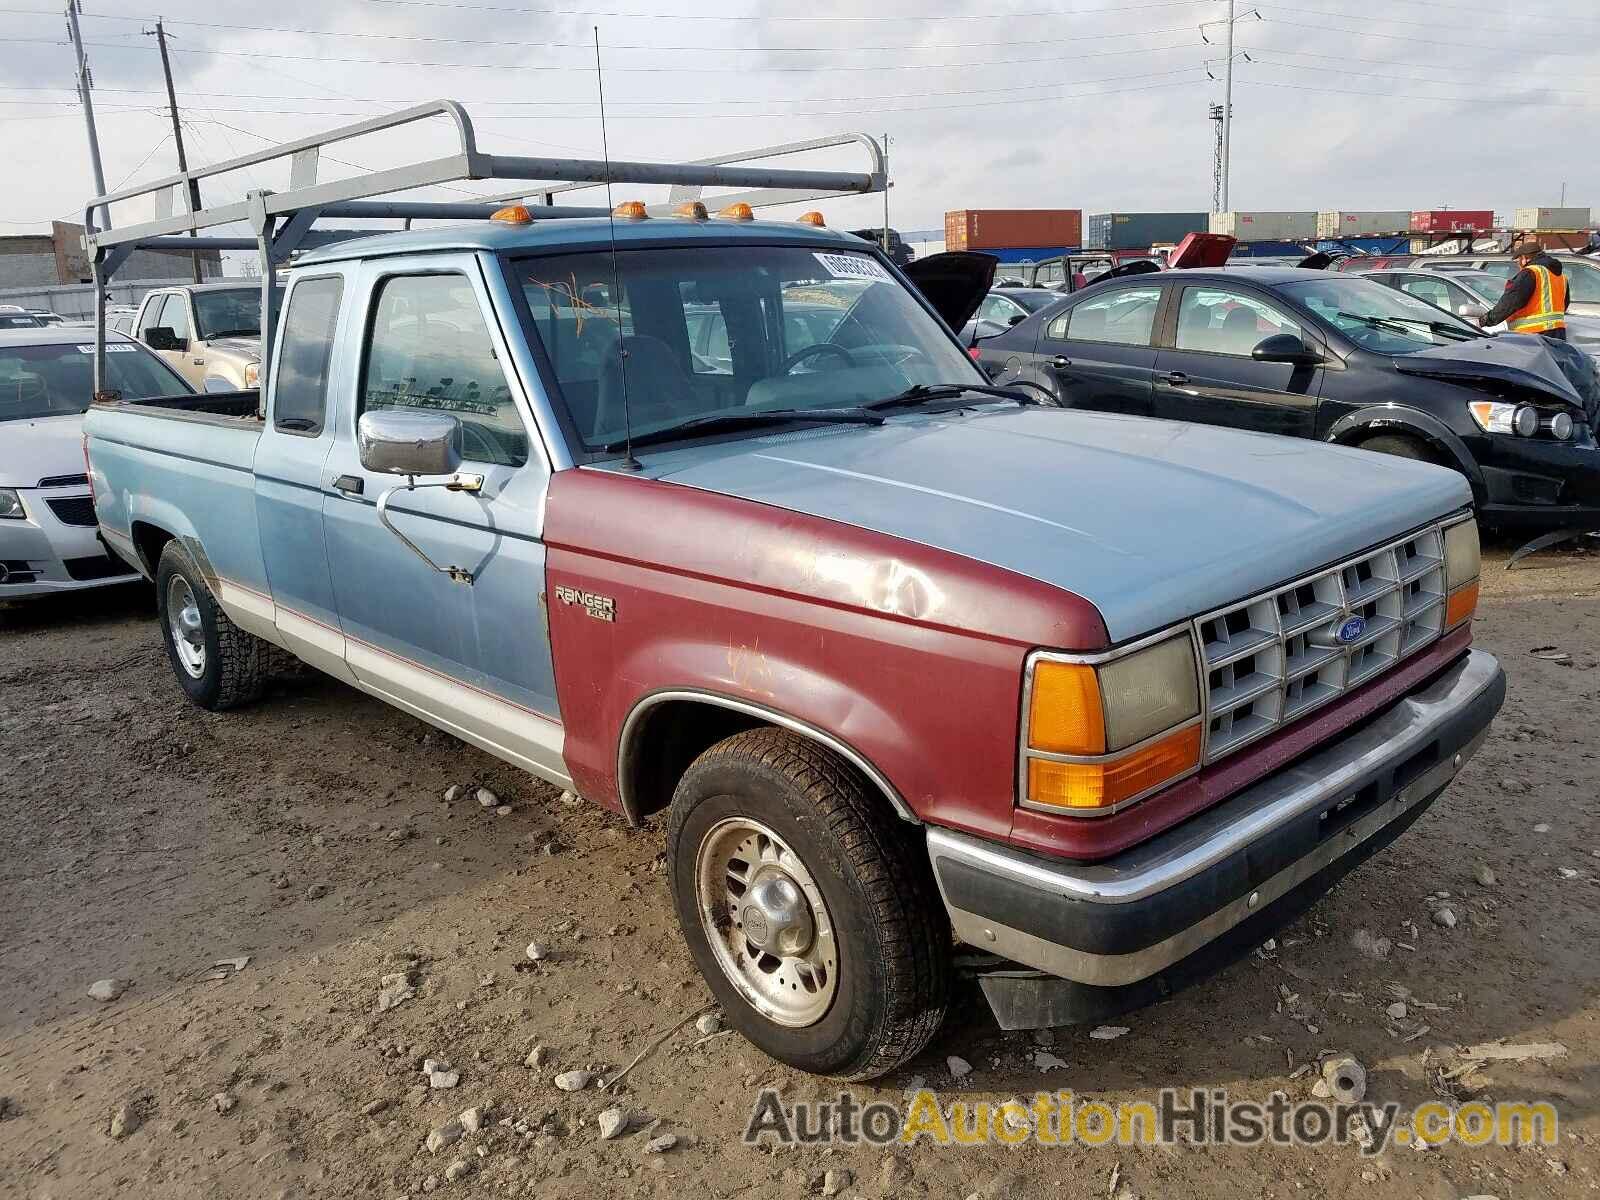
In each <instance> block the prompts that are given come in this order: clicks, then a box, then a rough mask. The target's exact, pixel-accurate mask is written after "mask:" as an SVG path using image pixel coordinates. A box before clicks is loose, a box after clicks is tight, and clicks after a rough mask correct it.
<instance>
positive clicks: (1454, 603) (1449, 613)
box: [1444, 580, 1478, 629]
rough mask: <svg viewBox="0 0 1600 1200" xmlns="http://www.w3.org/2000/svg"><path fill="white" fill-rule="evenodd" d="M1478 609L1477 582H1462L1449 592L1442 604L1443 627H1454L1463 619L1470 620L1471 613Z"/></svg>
mask: <svg viewBox="0 0 1600 1200" xmlns="http://www.w3.org/2000/svg"><path fill="white" fill-rule="evenodd" d="M1477 611H1478V582H1477V580H1473V581H1472V582H1471V583H1467V584H1463V585H1462V586H1460V587H1458V588H1457V589H1456V590H1455V591H1453V592H1451V593H1450V599H1449V600H1448V601H1446V602H1445V606H1444V627H1445V628H1446V629H1454V628H1455V627H1456V626H1457V625H1459V624H1461V623H1462V622H1463V621H1466V620H1470V619H1471V617H1472V614H1473V613H1475V612H1477Z"/></svg>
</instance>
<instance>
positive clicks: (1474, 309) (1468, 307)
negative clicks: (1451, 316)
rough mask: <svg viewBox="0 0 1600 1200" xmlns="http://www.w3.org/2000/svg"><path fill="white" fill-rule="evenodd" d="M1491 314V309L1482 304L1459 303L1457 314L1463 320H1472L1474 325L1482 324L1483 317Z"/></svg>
mask: <svg viewBox="0 0 1600 1200" xmlns="http://www.w3.org/2000/svg"><path fill="white" fill-rule="evenodd" d="M1488 315H1489V310H1488V309H1487V308H1485V307H1484V306H1483V305H1481V304H1458V305H1456V316H1458V317H1460V318H1461V319H1462V320H1465V321H1471V322H1472V323H1473V324H1474V325H1482V324H1483V319H1484V318H1485V317H1487V316H1488Z"/></svg>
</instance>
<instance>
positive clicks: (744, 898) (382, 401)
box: [86, 206, 1505, 1078]
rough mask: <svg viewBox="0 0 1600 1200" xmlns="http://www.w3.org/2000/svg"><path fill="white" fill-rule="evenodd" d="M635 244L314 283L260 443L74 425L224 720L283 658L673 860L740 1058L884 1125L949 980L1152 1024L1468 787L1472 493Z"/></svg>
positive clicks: (502, 240) (973, 293)
mask: <svg viewBox="0 0 1600 1200" xmlns="http://www.w3.org/2000/svg"><path fill="white" fill-rule="evenodd" d="M620 211H621V214H622V215H621V216H619V217H618V218H617V219H615V220H614V221H612V220H608V219H584V218H574V219H570V220H529V219H527V213H526V212H525V211H524V210H521V209H518V208H512V209H509V210H507V211H506V212H505V213H503V214H501V215H502V219H500V220H495V221H488V222H483V223H481V224H479V225H477V226H468V227H458V228H442V229H433V230H426V231H410V232H392V233H388V234H383V235H379V236H375V237H369V238H361V239H357V240H351V241H344V242H340V243H338V244H335V245H333V246H331V247H326V248H322V249H318V250H314V251H312V252H310V253H308V254H306V255H304V256H303V257H302V258H300V259H298V260H297V261H296V262H295V263H294V265H293V267H292V269H291V270H289V271H288V272H287V274H286V286H285V291H284V293H283V296H282V304H281V321H280V328H279V333H278V336H277V337H276V340H275V344H274V345H273V346H272V350H271V356H270V361H269V363H268V364H267V365H268V367H269V370H268V373H267V378H268V380H269V383H268V386H267V388H266V392H265V395H264V396H260V397H258V396H257V394H256V393H253V392H251V393H239V394H216V395H206V396H185V397H174V398H172V399H170V400H159V399H158V400H153V401H151V400H138V401H128V402H116V401H115V400H114V399H109V398H108V399H104V400H102V402H100V403H98V404H96V405H95V406H94V407H93V408H92V409H91V411H90V413H89V414H88V417H87V425H86V430H87V432H86V438H87V449H88V456H89V462H90V467H91V473H92V482H93V487H94V494H95V502H96V506H97V512H98V517H99V522H100V527H101V530H102V534H103V536H104V537H105V538H106V540H107V541H108V543H109V544H110V545H111V546H112V547H113V548H114V549H115V550H116V552H117V553H118V554H120V555H121V556H123V557H124V558H126V559H127V560H128V562H129V563H131V564H134V565H135V566H137V568H138V569H139V570H140V571H142V572H143V573H144V574H146V575H147V576H149V577H150V578H151V579H152V580H153V581H154V582H155V585H156V593H157V602H158V608H159V617H160V629H161V632H162V636H163V637H164V638H165V641H166V645H167V648H168V651H169V654H170V658H171V663H172V667H173V670H174V673H175V675H176V677H177V681H178V683H179V685H180V686H181V687H182V688H183V689H184V690H185V691H186V692H187V693H188V695H189V696H190V697H191V698H192V699H193V700H194V702H195V703H197V704H200V705H202V706H205V707H207V708H211V709H228V708H233V707H235V706H239V705H243V704H246V703H247V702H249V701H252V700H255V699H256V698H257V697H258V696H259V695H260V694H261V691H262V685H263V681H264V679H265V678H266V677H267V676H268V674H269V672H270V671H271V669H272V668H273V665H274V663H275V662H277V661H280V660H281V659H282V656H283V653H284V652H287V653H288V654H290V655H293V656H294V657H295V658H298V659H300V660H303V661H304V662H306V663H309V664H311V665H312V666H314V667H316V668H318V669H320V670H322V671H325V672H327V673H328V674H330V675H333V676H335V677H336V678H338V679H342V680H344V681H345V682H346V683H348V684H350V685H352V686H353V687H356V688H359V689H361V690H363V691H365V692H368V693H370V694H372V695H374V696H377V697H379V698H380V699H382V700H385V701H387V702H389V703H390V704H393V705H395V706H396V707H398V708H400V709H402V710H404V711H406V712H408V713H411V714H413V715H414V716H417V717H419V718H421V719H422V720H424V721H427V722H429V723H431V724H433V725H435V726H437V727H439V728H441V729H445V730H448V731H449V732H450V733H452V734H454V735H455V736H457V737H459V738H461V739H463V740H464V741H467V742H470V743H472V744H473V745H475V746H478V747H481V748H482V749H484V750H486V751H488V752H489V753H491V754H494V755H497V756H499V757H500V758H503V759H505V760H506V761H508V762H511V763H515V764H517V765H518V766H520V767H522V768H524V769H526V770H527V771H529V772H530V773H532V774H533V775H536V776H538V777H539V778H541V779H544V780H548V781H550V782H551V783H553V784H556V785H558V786H560V787H563V788H568V789H571V790H573V791H574V792H576V793H579V794H581V795H582V796H585V797H587V798H589V799H590V800H593V801H595V802H597V803H599V804H602V805H605V806H606V807H608V808H611V809H613V810H616V811H618V812H620V813H622V814H623V815H625V816H626V818H627V819H628V820H629V821H630V822H631V823H633V824H635V825H639V824H642V823H644V821H645V819H646V818H648V817H649V816H650V815H651V814H653V813H658V812H661V811H663V810H665V811H666V814H667V816H666V820H665V837H666V842H667V855H668V862H669V868H670V878H671V885H672V891H673V895H674V899H675V903H676V906H677V910H678V917H679V920H680V923H681V926H682V929H683V933H684V936H685V938H686V939H687V941H688V945H689V947H690V949H691V950H692V952H693V955H694V957H695V959H696V961H697V963H698V965H699V966H700V968H701V970H702V971H703V972H704V975H705V978H706V981H707V983H708V985H709V986H710V989H711V991H712V993H713V994H714V996H715V998H716V1000H717V1001H718V1002H719V1003H720V1004H721V1005H722V1006H723V1008H724V1009H725V1011H726V1013H727V1017H728V1020H729V1021H730V1022H731V1024H732V1025H733V1026H734V1027H735V1028H737V1029H738V1030H740V1031H741V1032H742V1033H743V1034H744V1035H745V1036H746V1037H748V1038H749V1039H750V1040H751V1041H752V1042H753V1043H755V1044H756V1045H757V1046H759V1047H761V1048H762V1049H763V1050H765V1051H766V1052H767V1053H769V1054H771V1055H772V1056H774V1057H775V1058H778V1059H781V1060H782V1061H784V1062H787V1063H790V1064H792V1065H795V1066H797V1067H800V1068H803V1069H806V1070H809V1071H814V1072H819V1073H825V1074H831V1075H837V1076H843V1077H853V1078H866V1077H871V1076H875V1075H881V1074H883V1073H884V1072H886V1071H889V1070H891V1069H893V1068H894V1067H896V1066H897V1065H899V1064H901V1063H903V1062H904V1061H906V1060H907V1059H908V1058H910V1057H911V1056H912V1055H914V1054H916V1053H917V1052H918V1051H919V1050H920V1049H921V1048H922V1047H923V1046H924V1045H925V1044H926V1043H927V1042H928V1040H929V1039H930V1038H931V1037H932V1036H933V1034H934V1032H935V1031H936V1030H937V1029H938V1027H939V1025H940V1022H941V1020H942V1019H943V1017H944V1014H945V1011H946V1008H947V1005H948V1003H949V996H950V988H951V979H952V972H953V967H952V958H953V952H954V950H955V947H956V946H957V944H961V943H964V944H966V945H968V946H969V947H973V948H975V949H976V950H977V951H980V952H982V953H981V954H980V955H979V956H978V961H980V962H986V963H989V964H991V965H990V966H989V967H985V968H983V970H982V979H981V982H982V986H983V989H984V992H985V995H986V996H987V998H988V1000H989V1002H990V1003H991V1005H992V1007H993V1008H994V1011H995V1014H996V1016H997V1019H998V1020H999V1021H1000V1023H1001V1024H1002V1025H1004V1026H1005V1027H1007V1028H1028V1027H1042V1026H1050V1025H1060V1024H1065V1023H1071V1022H1077V1021H1085V1020H1093V1019H1100V1018H1103V1017H1105V1016H1108V1015H1110V1014H1113V1013H1117V1012H1121V1011H1126V1010H1128V1009H1131V1008H1134V1007H1137V1006H1139V1005H1143V1004H1146V1003H1148V1002H1151V1001H1154V1000H1157V999H1160V998H1162V997H1165V996H1167V995H1169V994H1171V993H1172V992H1173V991H1174V990H1175V989H1177V988H1179V987H1180V986H1182V985H1183V984H1184V983H1186V982H1187V981H1189V980H1191V979H1193V978H1195V977H1197V976H1198V975H1200V974H1202V973H1204V972H1206V971H1209V970H1213V969H1215V968H1216V967H1217V966H1219V965H1220V964H1222V963H1225V962H1227V961H1229V960H1230V959H1231V958H1233V957H1236V956H1238V955H1239V954H1241V953H1243V952H1244V951H1245V950H1247V949H1249V948H1250V947H1253V946H1255V945H1258V944H1259V943H1260V942H1261V941H1263V940H1264V939H1265V938H1266V937H1268V936H1269V935H1270V934H1271V933H1272V931H1274V930H1275V929H1277V928H1278V927H1280V926H1281V925H1283V924H1284V923H1285V922H1286V921H1288V920H1290V919H1291V918H1292V917H1294V916H1295V915H1296V914H1298V913H1299V912H1301V911H1302V910H1304V909H1305V908H1306V907H1307V906H1308V905H1309V904H1310V903H1312V902H1313V901H1315V900H1316V899H1317V898H1318V897H1319V896H1320V895H1322V894H1323V893H1324V892H1325V891H1326V890H1327V889H1328V888H1329V887H1330V886H1332V884H1333V883H1334V882H1335V881H1336V880H1337V879H1339V878H1340V877H1341V876H1342V875H1343V874H1344V873H1346V872H1348V871H1349V870H1351V869H1352V868H1353V867H1354V866H1355V865H1357V864H1358V863H1359V862H1361V861H1362V860H1363V859H1365V858H1366V857H1367V856H1368V855H1370V854H1372V853H1374V852H1375V851H1377V850H1378V849H1380V848H1381V847H1383V846H1384V845H1385V844H1387V843H1388V842H1389V841H1390V840H1392V839H1393V838H1395V837H1397V836H1398V835H1399V834H1400V833H1402V832H1403V831H1404V830H1405V829H1406V828H1407V827H1408V826H1409V825H1410V824H1411V823H1412V822H1413V821H1415V820H1416V819H1417V818H1418V817H1419V816H1420V815H1421V814H1422V812H1423V811H1424V810H1425V809H1426V808H1427V807H1428V806H1429V805H1430V804H1431V803H1432V802H1433V801H1434V800H1435V799H1436V798H1437V797H1438V796H1439V795H1440V793H1441V792H1442V791H1443V790H1444V789H1445V787H1446V786H1447V785H1448V784H1449V782H1450V781H1451V780H1452V778H1453V777H1454V776H1455V775H1456V773H1457V772H1458V771H1459V770H1460V769H1461V767H1462V764H1463V763H1464V762H1465V761H1466V759H1467V758H1468V757H1469V756H1471V755H1472V753H1473V752H1474V751H1475V750H1476V749H1477V747H1478V746H1479V744H1480V743H1481V741H1482V739H1483V737H1484V736H1485V733H1486V730H1487V728H1488V726H1489V724H1490V722H1491V720H1492V718H1493V717H1494V715H1495V712H1496V711H1497V709H1498V708H1499V706H1500V704H1501V701H1502V699H1503V696H1504V687H1505V684H1504V677H1503V675H1502V672H1501V670H1500V668H1499V666H1498V665H1497V663H1496V662H1495V660H1494V659H1493V658H1491V657H1490V656H1489V655H1487V654H1484V653H1482V652H1480V651H1477V650H1474V649H1472V647H1471V638H1472V633H1471V619H1472V615H1473V610H1474V607H1475V604H1476V601H1477V579H1478V572H1479V553H1478V534H1477V527H1476V525H1475V524H1474V522H1473V518H1472V513H1471V509H1470V499H1471V497H1470V495H1469V493H1468V490H1467V485H1466V483H1465V482H1464V481H1463V480H1462V478H1461V477H1460V476H1459V475H1457V474H1455V473H1454V472H1451V471H1448V470H1444V469H1441V468H1437V467H1433V466H1429V465H1426V464H1422V463H1416V462H1410V461H1405V460H1401V459H1393V458H1389V457H1386V456H1380V455H1374V454H1369V453H1364V452H1362V451H1359V450H1346V449H1340V448H1337V447H1329V446H1323V445H1318V444H1313V443H1307V442H1301V441H1294V440H1290V439H1286V438H1278V437H1272V436H1267V435H1258V434H1248V433H1239V432H1232V431H1228V430H1223V429H1217V428H1208V427H1205V426H1201V425H1189V424H1182V423H1177V422H1170V421H1152V420H1144V419H1138V418H1130V417H1123V416H1117V415H1111V414H1100V413H1090V412H1077V411H1071V410H1067V409H1061V408H1057V407H1055V406H1053V405H1051V404H1049V403H1042V402H1041V401H1040V399H1039V398H1038V397H1036V396H1034V395H1032V394H1029V393H1027V392H1008V391H1005V390H1003V389H996V388H994V387H991V386H989V383H988V380H987V379H986V378H985V377H984V376H983V375H982V374H981V373H980V371H979V370H978V368H977V367H976V366H975V365H974V364H973V363H972V362H971V360H970V359H969V358H968V356H967V355H966V353H965V352H964V351H963V349H962V347H961V345H960V343H959V342H958V340H957V339H956V337H955V336H954V335H953V334H952V332H951V329H952V328H953V327H959V326H960V324H961V323H962V321H964V320H965V319H966V317H967V316H968V315H970V314H971V312H972V311H973V310H974V309H975V306H976V304H977V301H978V299H979V298H980V297H981V296H982V294H983V292H984V291H985V290H986V289H987V286H988V284H989V282H990V280H991V278H992V272H993V263H992V260H984V259H982V258H981V256H967V257H965V258H963V257H961V256H957V257H955V258H951V259H944V260H941V259H937V258H935V259H929V260H927V261H926V262H925V263H919V264H917V266H916V267H915V268H912V269H911V270H910V271H908V273H902V272H901V271H900V269H899V268H897V267H896V266H894V265H893V264H892V263H891V262H890V261H889V260H888V259H887V258H885V257H884V255H883V254H882V253H881V252H880V251H879V250H878V249H877V248H876V247H874V246H871V245H869V244H868V243H866V242H864V241H862V240H860V239H857V238H854V237H851V236H849V235H847V234H844V233H838V232H834V231H831V230H829V229H826V228H822V227H820V226H819V225H817V224H815V223H789V222H767V221H753V220H749V219H740V218H741V217H745V218H747V217H748V210H746V211H745V212H744V213H742V214H741V213H738V212H734V213H732V214H730V215H729V216H728V217H726V218H718V217H712V218H710V219H707V218H706V217H705V216H704V215H703V210H702V212H700V213H696V212H694V211H689V212H687V213H686V215H685V216H684V217H682V218H679V219H674V218H670V217H667V218H650V217H644V216H643V215H642V214H643V211H644V210H643V208H642V207H626V206H625V207H624V208H622V209H621V210H620ZM908 275H914V276H915V277H916V278H917V279H918V280H919V284H918V285H916V286H914V285H913V283H912V282H911V279H910V278H908ZM985 956H989V957H985Z"/></svg>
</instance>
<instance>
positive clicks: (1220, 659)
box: [1195, 525, 1445, 762]
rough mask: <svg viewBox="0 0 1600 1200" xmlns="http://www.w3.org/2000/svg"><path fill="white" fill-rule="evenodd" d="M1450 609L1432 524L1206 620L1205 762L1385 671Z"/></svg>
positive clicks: (1202, 626) (1437, 627)
mask: <svg viewBox="0 0 1600 1200" xmlns="http://www.w3.org/2000/svg"><path fill="white" fill-rule="evenodd" d="M1444 609H1445V573H1444V530H1443V526H1442V525H1433V526H1430V527H1429V528H1427V529H1424V530H1422V531H1421V532H1418V533H1414V534H1411V535H1410V536H1408V537H1405V538H1402V539H1401V540H1399V541H1397V542H1394V543H1392V544H1390V545H1387V546H1384V547H1383V548H1382V549H1379V550H1376V551H1372V552H1369V553H1367V554H1364V555H1362V556H1361V557H1359V558H1354V559H1351V560H1350V561H1349V562H1346V563H1342V564H1340V565H1338V566H1334V567H1330V568H1328V569H1327V570H1325V571H1320V572H1318V573H1317V574H1315V575H1313V576H1311V577H1310V578H1307V579H1303V580H1301V581H1300V582H1299V583H1293V584H1290V585H1288V586H1287V587H1282V588H1278V589H1276V590H1274V591H1271V592H1267V593H1265V594H1264V595H1261V596H1257V597H1255V598H1254V599H1251V600H1245V601H1243V602H1241V603H1239V604H1235V605H1233V606H1231V607H1229V608H1225V609H1222V610H1221V611H1220V612H1215V613H1212V614H1210V615H1209V616H1204V617H1201V618H1199V619H1198V620H1196V622H1195V633H1196V636H1197V637H1198V639H1199V642H1200V645H1201V647H1202V648H1203V649H1204V651H1205V670H1206V711H1205V717H1206V749H1205V758H1206V761H1207V762H1210V761H1212V760H1214V759H1217V758H1221V757H1222V756H1223V755H1225V754H1231V753H1232V752H1233V751H1235V750H1237V749H1239V748H1240V747H1241V746H1244V745H1246V744H1247V743H1249V742H1253V741H1255V740H1256V739H1257V738H1259V737H1262V736H1264V735H1266V734H1267V733H1270V732H1271V731H1272V730H1274V729H1276V728H1279V727H1280V726H1283V725H1287V724H1288V723H1289V722H1291V721H1295V720H1298V719H1299V718H1301V717H1303V716H1305V715H1306V714H1307V713H1309V712H1311V711H1313V710H1314V709H1317V708H1320V707H1321V706H1322V705H1324V704H1327V703H1328V702H1329V701H1331V700H1334V699H1336V698H1337V697H1339V696H1341V695H1343V694H1344V693H1345V692H1348V691H1350V690H1351V689H1352V688H1355V687H1359V686H1360V685H1361V684H1363V683H1366V682H1367V681H1368V680H1370V679H1373V678H1375V677H1376V676H1378V675H1381V674H1383V672H1385V671H1387V670H1388V669H1389V668H1390V667H1392V666H1394V665H1395V664H1396V663H1398V662H1399V661H1400V660H1401V659H1403V658H1406V657H1408V656H1409V655H1411V654H1414V653H1415V652H1416V651H1418V650H1420V649H1422V647H1424V646H1426V645H1427V644H1428V643H1429V642H1431V641H1433V640H1434V639H1435V638H1436V637H1438V636H1439V633H1440V631H1441V629H1442V628H1443V626H1444ZM1352 618H1360V619H1361V624H1360V625H1359V626H1357V625H1355V624H1354V623H1353V622H1352Z"/></svg>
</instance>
